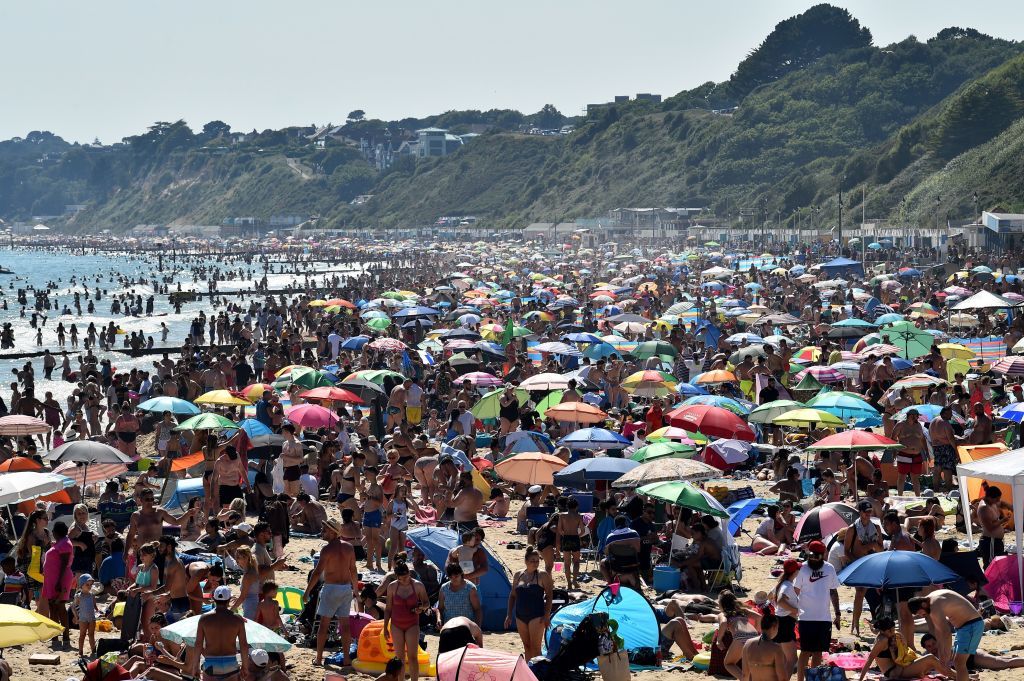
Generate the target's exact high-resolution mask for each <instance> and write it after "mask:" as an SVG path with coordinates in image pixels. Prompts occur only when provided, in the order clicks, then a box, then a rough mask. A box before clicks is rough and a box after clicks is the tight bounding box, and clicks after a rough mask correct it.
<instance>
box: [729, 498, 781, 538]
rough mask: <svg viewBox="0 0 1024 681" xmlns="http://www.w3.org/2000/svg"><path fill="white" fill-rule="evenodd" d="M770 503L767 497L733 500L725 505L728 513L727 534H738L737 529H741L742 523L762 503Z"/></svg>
mask: <svg viewBox="0 0 1024 681" xmlns="http://www.w3.org/2000/svg"><path fill="white" fill-rule="evenodd" d="M768 503H772V502H771V501H769V500H768V499H757V498H754V499H742V500H741V501H734V502H733V503H731V504H729V505H728V506H726V508H725V510H726V511H727V512H728V513H729V534H731V535H733V536H735V535H737V534H739V531H740V530H741V529H743V523H744V521H746V519H747V518H749V517H750V516H751V515H753V514H754V511H756V510H757V509H758V508H760V507H761V505H762V504H768Z"/></svg>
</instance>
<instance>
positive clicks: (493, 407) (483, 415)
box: [469, 388, 530, 421]
mask: <svg viewBox="0 0 1024 681" xmlns="http://www.w3.org/2000/svg"><path fill="white" fill-rule="evenodd" d="M503 392H505V389H504V388H498V389H497V390H492V391H491V392H489V393H486V394H485V395H484V396H483V397H481V398H480V401H479V402H477V403H476V404H474V405H473V408H472V409H470V410H469V411H470V412H472V414H473V416H475V417H477V418H478V419H480V420H481V421H488V420H491V421H493V420H496V419H497V418H498V412H499V411H500V410H501V404H499V402H498V400H499V399H501V394H502V393H503ZM516 399H517V400H519V404H520V406H522V405H524V404H526V403H527V402H529V401H530V392H529V391H528V390H520V389H519V388H516Z"/></svg>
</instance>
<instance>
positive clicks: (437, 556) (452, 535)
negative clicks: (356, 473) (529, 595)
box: [406, 527, 657, 640]
mask: <svg viewBox="0 0 1024 681" xmlns="http://www.w3.org/2000/svg"><path fill="white" fill-rule="evenodd" d="M406 536H408V537H409V541H411V542H412V543H413V545H414V546H415V547H416V548H418V549H419V550H420V551H422V552H423V554H424V555H425V556H426V557H427V560H429V561H430V562H431V563H433V564H434V565H436V566H437V568H438V569H439V570H440V571H441V573H442V574H444V565H445V562H446V561H447V560H448V554H449V553H451V550H452V549H454V548H455V547H456V546H458V545H459V544H461V543H462V540H461V537H459V535H458V533H456V532H455V530H449V529H448V528H445V527H414V528H412V529H410V530H409V532H408V534H407V535H406ZM483 549H484V552H486V553H487V565H488V570H487V573H486V574H484V576H483V577H481V578H480V585H479V586H478V587H477V590H478V592H479V594H480V606H481V608H483V611H484V621H483V628H484V629H488V630H490V631H504V629H505V614H506V612H507V610H508V595H509V593H511V591H512V582H511V581H509V577H508V572H507V571H506V570H505V565H504V564H503V563H502V562H501V561H500V560H498V559H497V558H495V557H494V554H492V553H491V552H490V551H488V550H487V547H486V546H484V547H483ZM655 640H657V639H655Z"/></svg>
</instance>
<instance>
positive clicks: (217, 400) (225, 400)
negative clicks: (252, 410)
mask: <svg viewBox="0 0 1024 681" xmlns="http://www.w3.org/2000/svg"><path fill="white" fill-rule="evenodd" d="M196 404H217V405H220V406H224V407H231V406H246V405H249V404H252V402H250V401H249V400H247V399H245V398H242V397H238V396H237V395H235V394H233V393H232V392H231V391H230V390H211V391H210V392H206V393H203V394H202V395H200V396H199V397H197V398H196Z"/></svg>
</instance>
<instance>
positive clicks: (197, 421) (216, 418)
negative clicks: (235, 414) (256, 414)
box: [174, 414, 238, 430]
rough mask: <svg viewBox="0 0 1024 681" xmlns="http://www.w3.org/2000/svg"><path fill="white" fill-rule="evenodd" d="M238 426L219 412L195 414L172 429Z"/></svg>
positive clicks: (209, 428)
mask: <svg viewBox="0 0 1024 681" xmlns="http://www.w3.org/2000/svg"><path fill="white" fill-rule="evenodd" d="M227 428H238V424H237V423H235V422H234V421H232V420H231V419H228V418H224V417H223V416H221V415H220V414H197V415H195V416H193V417H192V418H190V419H188V420H186V421H185V422H183V423H181V424H180V425H179V426H178V427H177V428H175V429H174V430H225V429H227Z"/></svg>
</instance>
